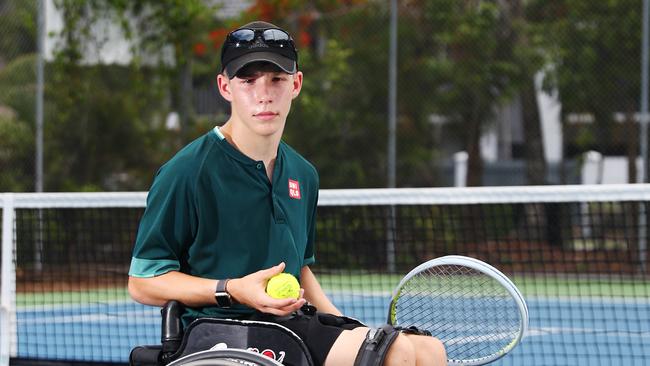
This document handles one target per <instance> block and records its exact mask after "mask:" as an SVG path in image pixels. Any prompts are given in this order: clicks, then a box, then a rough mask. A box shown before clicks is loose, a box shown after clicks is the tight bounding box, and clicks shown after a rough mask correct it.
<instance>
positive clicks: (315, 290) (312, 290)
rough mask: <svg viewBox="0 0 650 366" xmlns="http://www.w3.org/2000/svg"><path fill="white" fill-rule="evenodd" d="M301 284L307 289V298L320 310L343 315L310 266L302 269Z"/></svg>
mask: <svg viewBox="0 0 650 366" xmlns="http://www.w3.org/2000/svg"><path fill="white" fill-rule="evenodd" d="M300 285H301V287H302V288H303V289H304V290H305V299H307V301H309V302H310V303H311V304H313V305H314V306H316V308H317V309H318V311H321V312H324V313H330V314H334V315H343V314H341V312H340V311H339V309H337V308H336V306H334V304H332V302H331V301H330V299H329V298H328V297H327V295H325V292H324V291H323V289H322V288H321V287H320V284H319V283H318V280H317V279H316V276H315V275H314V273H313V272H312V271H311V269H310V268H309V266H304V267H302V269H301V270H300Z"/></svg>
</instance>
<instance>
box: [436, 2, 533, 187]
mask: <svg viewBox="0 0 650 366" xmlns="http://www.w3.org/2000/svg"><path fill="white" fill-rule="evenodd" d="M501 10H502V9H500V7H499V5H498V2H497V1H487V0H485V1H477V0H463V1H447V0H432V1H427V2H426V3H425V8H424V14H425V15H424V16H425V18H426V19H427V20H428V22H429V24H431V31H430V33H429V34H432V37H433V39H432V42H433V45H434V47H433V48H434V49H435V50H437V52H438V54H437V55H432V56H430V57H429V58H428V60H427V62H426V64H425V69H424V72H425V74H426V75H431V76H430V77H431V78H432V79H433V81H434V82H435V84H436V85H437V87H436V88H434V89H433V90H435V92H434V93H433V95H432V97H433V98H436V100H437V108H438V109H437V111H436V112H438V113H439V114H442V115H446V116H447V117H448V118H450V119H451V120H452V121H453V122H455V124H456V125H457V127H458V128H457V132H458V133H459V134H460V136H461V137H462V139H463V140H464V145H465V149H466V150H467V152H468V155H469V160H468V174H467V185H468V186H478V185H480V184H481V177H482V173H483V162H482V158H481V156H480V144H479V142H480V137H481V135H482V132H483V129H484V128H485V127H486V124H487V123H488V122H489V121H490V119H491V117H492V116H493V111H494V108H495V106H496V105H498V104H500V103H502V102H504V101H506V100H509V99H510V98H511V97H512V95H513V93H514V92H515V91H516V86H517V85H518V83H519V82H520V80H521V78H522V77H523V73H522V70H521V68H520V66H521V65H520V63H519V62H517V60H516V58H515V57H516V56H518V55H517V54H516V53H514V52H512V51H510V50H505V51H504V49H503V48H504V47H507V48H509V47H513V45H512V44H511V43H508V42H507V39H504V34H503V33H502V32H501V31H502V24H501ZM506 36H507V33H506Z"/></svg>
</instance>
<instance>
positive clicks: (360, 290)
mask: <svg viewBox="0 0 650 366" xmlns="http://www.w3.org/2000/svg"><path fill="white" fill-rule="evenodd" d="M318 279H319V280H320V283H321V285H322V287H323V289H324V290H325V291H326V292H340V291H345V292H350V293H352V294H359V295H362V294H377V293H385V294H388V293H391V292H392V291H393V289H394V288H395V286H397V284H398V283H399V281H400V280H401V279H402V276H401V275H388V274H318ZM511 279H512V281H513V282H514V283H515V284H516V285H517V287H519V289H520V290H521V292H522V293H523V294H524V296H526V297H548V298H554V297H610V298H645V299H650V281H648V280H641V279H639V280H632V279H612V278H598V277H594V278H569V277H550V276H528V275H527V276H513V277H512V278H511ZM129 299H130V298H129V295H128V292H127V289H126V288H125V287H113V288H103V289H93V290H85V291H58V292H43V293H19V294H17V296H16V304H17V306H18V307H29V306H42V305H60V304H83V303H86V304H87V303H97V302H111V301H128V300H129Z"/></svg>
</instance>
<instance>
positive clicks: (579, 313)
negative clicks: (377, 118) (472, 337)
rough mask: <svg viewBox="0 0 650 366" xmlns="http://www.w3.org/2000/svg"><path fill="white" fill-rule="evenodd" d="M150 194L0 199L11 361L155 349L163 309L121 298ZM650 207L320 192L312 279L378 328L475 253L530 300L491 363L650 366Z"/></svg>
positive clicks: (608, 190)
mask: <svg viewBox="0 0 650 366" xmlns="http://www.w3.org/2000/svg"><path fill="white" fill-rule="evenodd" d="M145 198H146V193H143V192H139V193H59V194H53V193H52V194H0V203H1V204H2V213H3V223H2V230H3V247H2V293H1V295H2V298H1V299H0V300H1V303H2V310H3V311H2V313H1V314H2V319H1V321H2V323H1V325H2V328H1V329H2V331H1V332H0V343H1V345H2V347H1V348H0V351H2V354H1V355H2V357H3V359H2V360H8V359H9V358H11V359H15V360H32V361H34V362H35V361H38V360H47V361H53V360H66V361H86V362H90V361H94V362H115V363H125V362H126V361H127V359H128V354H129V351H130V349H131V348H132V347H134V346H136V345H141V344H157V343H159V339H160V329H159V328H160V316H159V311H158V309H156V308H152V307H147V306H142V305H138V304H136V303H134V302H133V301H131V300H130V299H129V297H128V294H127V291H126V281H127V275H126V273H127V271H128V266H129V262H130V256H131V249H132V245H133V241H134V238H135V234H136V230H137V224H138V221H139V218H140V216H141V214H142V211H143V207H144V204H145ZM649 202H650V185H605V186H545V187H477V188H414V189H353V190H322V191H321V193H320V201H319V209H318V224H317V225H318V226H317V227H318V229H317V230H318V232H317V254H316V259H317V262H316V264H315V265H314V266H313V270H314V272H315V273H316V274H317V276H318V278H319V279H320V281H321V284H322V286H323V288H324V289H325V290H326V292H327V293H328V294H329V295H330V296H331V298H332V300H333V301H334V303H335V304H336V305H337V306H338V307H339V308H340V309H341V310H342V311H343V312H344V313H346V314H347V315H350V316H353V317H356V318H358V319H360V320H362V321H364V322H366V323H367V324H369V325H380V324H382V323H384V322H385V319H386V315H387V311H388V309H387V307H388V302H389V299H390V293H391V290H392V289H393V287H394V286H395V285H397V283H398V282H399V279H400V278H401V277H402V276H403V275H404V274H406V273H407V272H408V271H409V270H410V269H412V268H413V267H415V266H416V265H418V264H420V263H421V262H424V261H426V260H428V259H431V258H435V257H439V256H443V255H447V254H460V255H467V256H471V257H475V258H478V259H481V260H483V261H486V262H488V263H490V264H492V265H493V266H495V267H497V268H498V269H500V270H501V271H503V272H504V273H506V274H507V275H508V276H509V277H511V279H512V280H513V282H514V283H515V284H516V285H517V286H518V287H519V288H520V289H521V290H522V292H523V294H524V296H525V297H526V300H527V302H528V306H529V312H530V329H529V332H528V334H527V335H526V337H525V339H524V340H523V342H522V343H521V344H520V345H519V347H517V348H516V349H515V350H514V351H513V352H512V353H511V354H509V355H508V356H506V357H504V358H503V359H501V360H499V361H497V362H496V363H495V365H524V364H525V365H613V364H624V365H646V364H649V363H650V347H648V346H649V345H650V274H649V270H648V266H647V259H648V258H647V239H648V236H647V224H648V217H647V211H648V203H649ZM7 229H8V230H7Z"/></svg>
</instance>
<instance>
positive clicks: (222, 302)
mask: <svg viewBox="0 0 650 366" xmlns="http://www.w3.org/2000/svg"><path fill="white" fill-rule="evenodd" d="M214 297H215V299H216V300H217V305H219V306H221V307H229V306H230V305H231V301H230V295H229V294H228V293H227V292H217V293H215V294H214Z"/></svg>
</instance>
